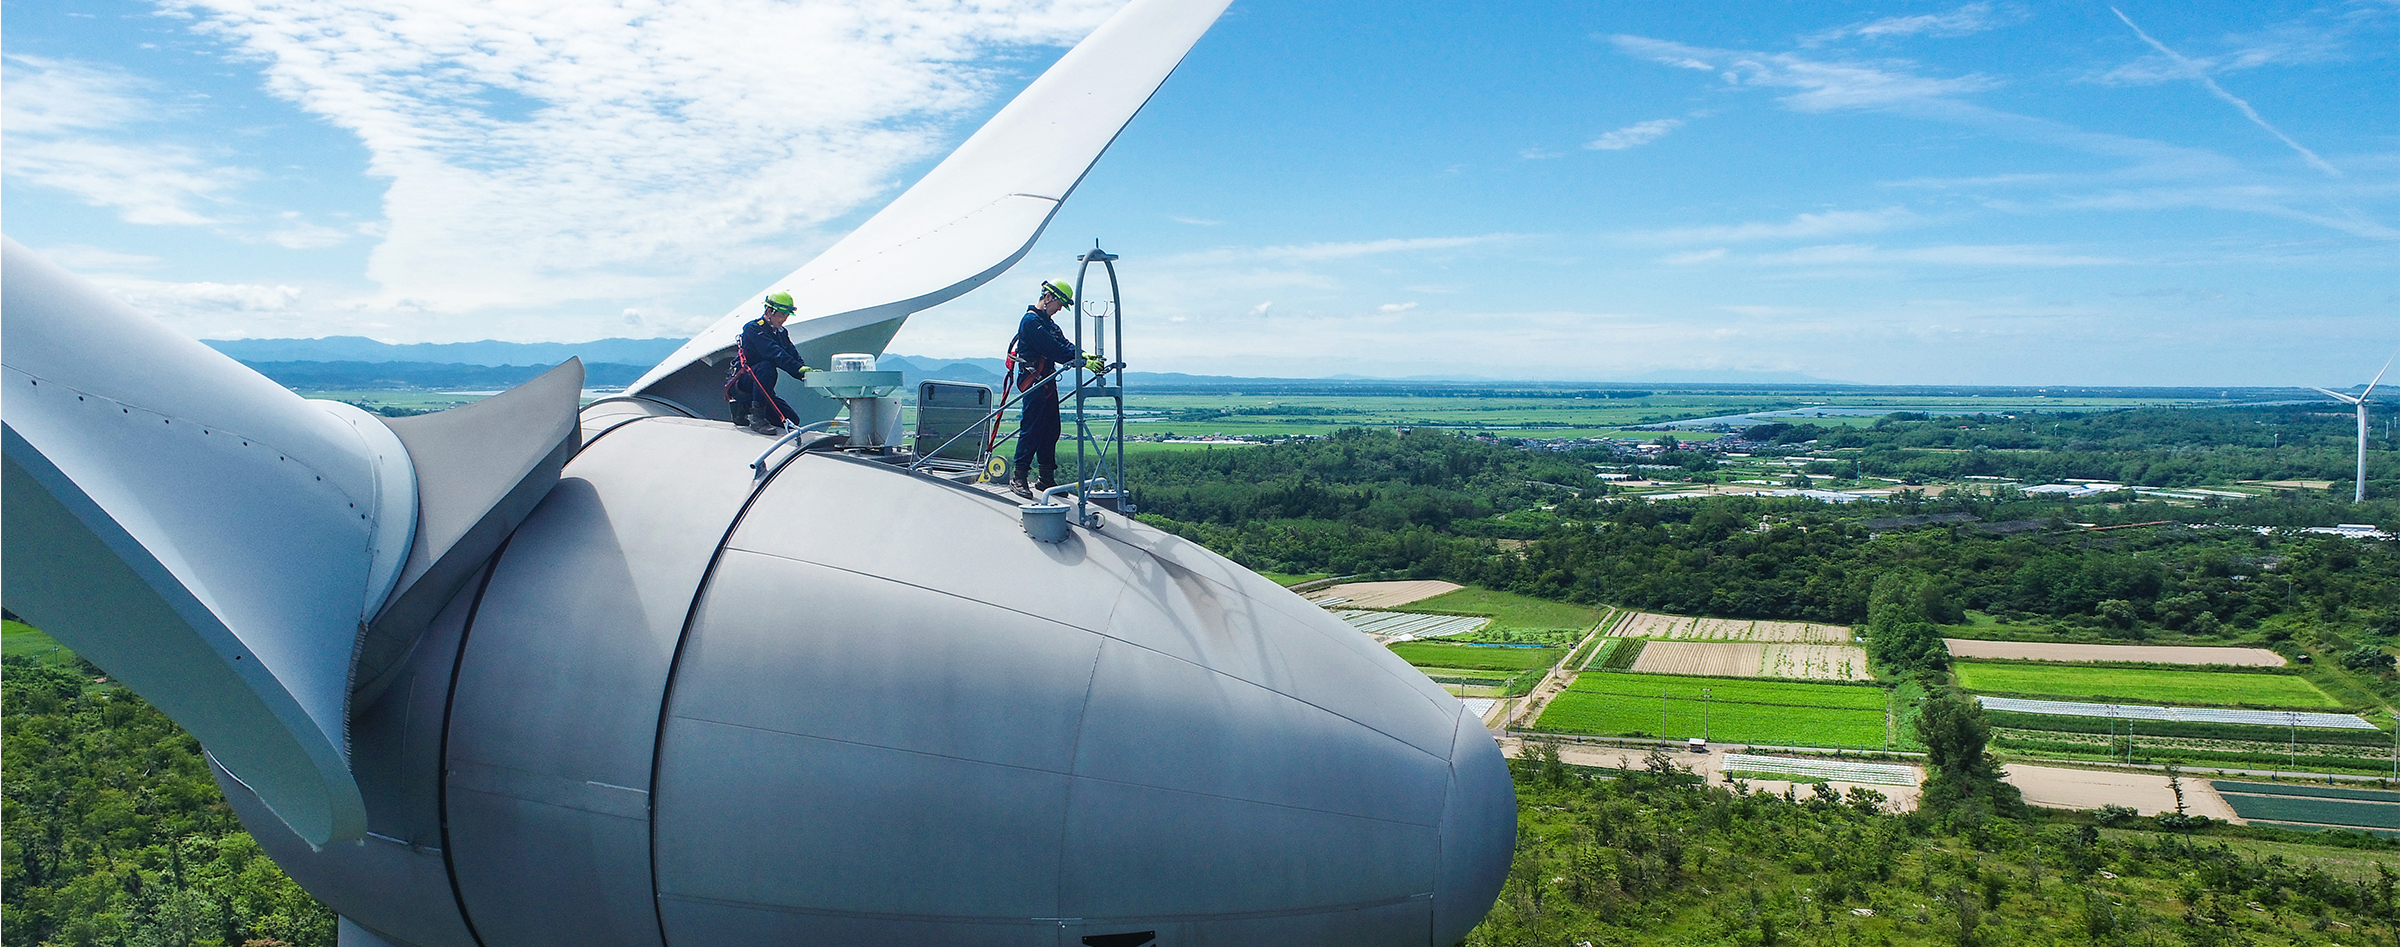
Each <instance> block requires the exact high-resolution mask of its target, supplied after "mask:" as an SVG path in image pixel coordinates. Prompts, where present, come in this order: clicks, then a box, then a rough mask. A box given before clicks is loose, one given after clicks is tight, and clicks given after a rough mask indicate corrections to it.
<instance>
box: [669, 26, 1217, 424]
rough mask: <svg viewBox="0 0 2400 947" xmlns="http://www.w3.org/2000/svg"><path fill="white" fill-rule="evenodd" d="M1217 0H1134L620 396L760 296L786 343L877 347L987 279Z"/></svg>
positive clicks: (1178, 56)
mask: <svg viewBox="0 0 2400 947" xmlns="http://www.w3.org/2000/svg"><path fill="white" fill-rule="evenodd" d="M1230 2H1231V0H1133V2H1132V3H1130V4H1128V5H1126V7H1125V8H1124V9H1123V10H1119V11H1118V12H1117V14H1116V15H1115V16H1113V17H1110V18H1109V20H1108V22H1106V23H1103V24H1101V25H1100V28H1099V29H1097V30H1094V31H1093V32H1092V35H1090V36H1088V37H1085V38H1084V40H1083V42H1082V43H1079V44H1077V45H1076V47H1075V48H1074V49H1072V50H1069V51H1068V52H1067V54H1066V55H1065V56H1064V57H1061V58H1060V59H1059V61H1058V63H1057V64H1056V65H1053V66H1051V67H1050V69H1049V71H1048V72H1045V73H1043V74H1042V76H1041V77H1040V78H1038V79H1035V80H1034V82H1033V84H1032V85H1030V86H1028V87H1026V89H1025V91H1024V92H1023V93H1021V94H1019V95H1018V96H1017V97H1016V99H1015V100H1014V101H1012V102H1010V103H1009V104H1008V106H1007V107H1006V108H1003V109H1001V110H1000V113H999V114H997V115H994V116H992V120H991V121H990V122H988V123H986V124H985V125H984V126H983V128H982V129H981V130H979V131H977V132H976V133H975V134H974V135H973V136H972V137H970V138H968V139H967V140H966V142H965V143H964V144H961V145H959V146H958V150H957V151H954V152H952V153H951V154H950V157H949V158H947V159H945V160H943V161H942V163H941V165H940V166H938V167H936V168H934V169H933V171H932V172H930V173H928V174H926V175H925V177H924V179H923V180H920V181H918V182H917V183H916V185H915V186H914V187H911V188H909V189H908V192H907V193H904V194H902V195H900V197H899V198H898V199H897V200H894V201H892V203H891V204H890V206H887V207H885V208H884V209H883V210H882V212H880V213H878V214H876V215H875V216H874V218H873V219H870V220H868V221H867V222H866V223H865V224H862V225H860V226H859V228H858V229H857V230H854V231H852V232H851V233H850V235H849V236H847V237H844V238H843V239H842V240H841V242H839V243H836V244H834V245H833V247H832V248H830V249H828V250H826V251H825V252H824V253H822V254H820V255H818V256H817V258H816V259H814V260H811V261H809V262H808V264H807V265H805V266H802V267H801V268H800V269H799V270H797V271H795V272H793V273H792V274H791V275H789V276H786V277H784V278H783V279H780V280H777V281H776V282H775V284H774V285H772V286H770V287H768V288H766V289H762V290H760V291H759V292H758V294H757V295H754V296H751V297H750V298H749V299H747V300H744V301H743V302H742V303H741V304H740V305H737V306H735V307H733V311H731V312H729V313H727V314H726V315H725V317H724V318H722V319H719V320H718V321H717V323H716V324H715V325H712V326H710V327H709V328H708V329H707V330H705V331H703V332H701V333H700V334H699V335H697V336H694V337H693V338H692V341H690V342H689V343H686V344H685V345H684V346H683V348H681V349H678V350H676V352H675V354H673V355H671V356H668V357H667V359H666V361H663V362H660V363H659V364H658V366H657V367H655V368H652V369H651V370H650V371H649V373H648V374H645V375H643V376H642V377H641V380H639V381H636V382H634V384H633V385H632V386H631V387H629V388H627V389H626V391H627V393H629V394H639V393H642V392H644V391H646V390H648V389H651V388H652V387H653V386H655V385H657V384H658V383H659V382H660V381H662V380H664V379H666V378H667V377H668V376H670V375H673V374H674V373H676V372H677V371H680V370H682V369H684V368H686V367H689V366H690V365H692V364H693V363H694V362H696V361H699V360H701V359H704V358H707V357H709V356H711V355H714V354H715V353H717V352H720V351H723V350H725V349H728V348H731V347H732V346H733V345H734V344H735V343H736V342H737V341H739V339H740V336H741V325H742V323H744V322H746V321H748V320H750V319H753V318H756V317H757V315H758V311H759V307H760V303H761V301H762V300H763V299H764V298H765V297H766V294H767V293H769V292H773V291H776V290H782V291H786V292H789V293H791V294H792V298H793V301H794V302H795V303H796V304H797V305H798V307H799V311H798V312H797V313H796V314H795V315H794V316H793V317H792V323H791V326H790V328H791V331H792V337H793V338H794V339H796V340H809V339H820V338H824V337H826V336H831V335H834V334H836V333H842V332H848V331H851V330H856V329H862V328H865V327H869V326H875V325H877V324H879V323H890V327H889V329H888V330H887V331H885V332H883V333H882V335H881V337H880V338H876V339H862V340H860V341H859V342H857V343H853V344H859V345H868V344H870V343H871V345H872V346H873V347H874V348H880V347H881V345H882V344H883V342H884V341H888V340H889V338H890V332H891V331H897V329H898V323H899V320H902V319H905V318H907V317H908V315H909V314H910V313H914V312H917V311H920V310H923V309H927V308H930V307H932V306H935V305H938V304H940V303H943V302H946V301H948V300H950V299H954V298H956V297H958V296H960V295H962V294H964V293H966V292H967V291H969V290H972V289H974V288H975V287H977V286H981V285H983V284H984V283H985V282H986V281H988V280H990V279H991V278H993V277H995V276H998V275H999V274H1000V273H1001V272H1003V271H1005V270H1007V269H1008V268H1009V267H1010V266H1012V265H1014V264H1015V263H1016V262H1017V260H1018V259H1019V258H1021V257H1023V256H1024V255H1025V251H1026V250H1028V249H1030V248H1031V247H1032V246H1033V241H1034V240H1035V239H1036V238H1038V237H1040V236H1041V233H1042V228H1043V227H1045V226H1047V225H1048V224H1049V222H1050V217H1051V215H1053V214H1055V213H1057V211H1058V207H1059V205H1060V204H1061V203H1062V202H1064V201H1065V200H1066V199H1067V195H1068V194H1070V193H1072V192H1073V191H1074V190H1075V185H1076V184H1077V183H1078V182H1080V181H1082V180H1083V176H1084V174H1085V172H1087V171H1089V170H1091V167H1092V164H1093V163H1094V162H1096V161H1098V160H1099V159H1100V154H1101V152H1103V151H1105V150H1106V149H1107V148H1108V145H1109V142H1111V141H1114V140H1115V139H1116V136H1117V133H1118V132H1119V131H1121V130H1123V129H1124V127H1125V124H1126V123H1127V122H1129V121H1132V119H1133V116H1134V113H1135V112H1138V111H1140V110H1141V107H1142V104H1143V103H1145V102H1148V101H1149V100H1150V96H1151V94H1152V93H1154V92H1156V91H1157V90H1158V87H1159V85H1160V84H1161V83H1163V82H1165V81H1166V79H1167V75H1168V74H1169V73H1172V72H1173V71H1174V70H1175V67H1176V65H1177V64H1179V63H1181V62H1182V61H1183V57H1184V54H1185V53H1187V52H1189V51H1190V50H1191V48H1192V44H1194V43H1196V42H1199V40H1200V37H1201V35H1202V34H1204V33H1206V32H1208V28H1209V26H1210V25H1211V24H1213V23H1215V22H1216V20H1217V16H1218V15H1219V14H1221V13H1223V12H1224V11H1225V7H1226V6H1227V5H1228V4H1229V3H1230ZM802 344H803V346H804V347H805V346H806V342H805V341H803V343H802ZM849 350H850V349H845V351H849ZM856 350H857V351H867V350H868V349H867V348H859V349H856Z"/></svg>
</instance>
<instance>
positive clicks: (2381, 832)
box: [2246, 819, 2400, 838]
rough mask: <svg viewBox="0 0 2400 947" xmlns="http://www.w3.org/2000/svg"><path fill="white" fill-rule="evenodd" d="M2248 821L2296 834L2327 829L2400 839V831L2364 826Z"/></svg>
mask: <svg viewBox="0 0 2400 947" xmlns="http://www.w3.org/2000/svg"><path fill="white" fill-rule="evenodd" d="M2246 821H2248V822H2249V823H2250V824H2251V825H2271V826H2274V827H2276V828H2279V829H2291V830H2292V831H2294V832H2323V831H2325V830H2327V829H2349V830H2352V831H2356V832H2365V833H2366V834H2368V835H2374V836H2379V837H2382V838H2400V830H2393V829H2374V828H2368V827H2366V826H2363V825H2316V824H2312V823H2308V822H2270V821H2268V820H2266V819H2247V820H2246Z"/></svg>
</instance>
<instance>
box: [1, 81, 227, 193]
mask: <svg viewBox="0 0 2400 947" xmlns="http://www.w3.org/2000/svg"><path fill="white" fill-rule="evenodd" d="M5 70H6V72H5V79H6V82H7V85H8V94H7V96H6V97H5V98H4V99H0V129H5V133H6V142H5V148H4V151H5V153H4V154H0V168H5V173H6V174H7V176H8V177H10V178H13V179H15V180H16V181H17V182H19V183H20V184H31V185H36V186H40V187H49V188H57V189H59V190H62V191H65V192H67V193H68V194H71V195H74V197H75V199H77V200H80V201H82V202H84V203H86V204H90V205H92V206H94V207H106V208H110V209H113V210H115V211H116V212H117V216H119V217H121V218H123V219H124V220H125V221H127V222H129V223H136V224H187V225H188V224H209V223H214V222H216V220H217V217H216V216H215V215H216V213H217V212H216V211H215V210H213V209H212V207H213V205H216V204H218V203H220V202H222V201H224V200H225V199H227V197H228V196H229V195H230V194H231V192H232V191H234V190H235V189H236V188H238V187H239V186H240V185H241V184H242V183H243V182H245V181H247V180H249V179H250V178H251V177H253V174H252V172H250V171H248V170H246V169H241V168H231V167H224V166H220V165H217V164H215V163H212V162H211V161H209V160H208V159H207V158H205V157H204V156H202V155H201V154H199V153H198V152H196V151H194V150H193V149H190V148H185V147H181V146H178V145H173V144H166V143H160V142H155V141H150V140H147V139H146V138H145V137H144V136H143V135H142V134H141V131H142V128H143V126H146V125H149V124H151V123H153V122H155V121H156V120H157V119H158V118H160V117H161V116H160V114H159V111H160V110H159V109H158V108H157V107H156V106H154V105H152V104H151V103H150V101H149V100H148V99H146V98H144V94H145V93H146V92H148V91H149V89H148V87H147V86H146V85H145V83H143V82H142V81H141V80H139V79H137V78H135V77H133V76H130V75H127V74H125V73H123V72H119V71H114V70H108V69H102V68H98V67H94V66H89V65H85V64H81V63H75V62H68V61H65V60H58V59H45V58H42V57H37V56H21V55H14V54H11V55H9V56H8V57H6V66H5ZM120 137H121V138H123V139H126V140H112V139H117V138H120Z"/></svg>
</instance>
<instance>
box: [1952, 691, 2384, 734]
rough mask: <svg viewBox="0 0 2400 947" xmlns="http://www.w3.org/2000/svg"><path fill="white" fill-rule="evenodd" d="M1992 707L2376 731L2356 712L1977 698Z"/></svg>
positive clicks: (2070, 714)
mask: <svg viewBox="0 0 2400 947" xmlns="http://www.w3.org/2000/svg"><path fill="white" fill-rule="evenodd" d="M1975 699H1976V700H1979V701H1982V702H1983V706H1985V707H1987V708H1989V709H1992V710H2007V711H2013V712H2016V713H2023V714H2050V715H2052V716H2058V717H2115V718H2118V719H2122V720H2172V721H2179V722H2184V723H2241V724H2250V725H2252V726H2261V727H2315V728H2318V729H2324V730H2373V729H2375V725H2374V724H2371V723H2368V722H2366V721H2365V720H2362V719H2359V717H2358V716H2357V715H2355V714H2312V713H2307V712H2304V711H2297V710H2232V709H2228V708H2224V707H2144V706H2140V705H2136V704H2086V703H2080V702H2077V701H2071V700H2025V699H2023V698H2018V697H1977V698H1975Z"/></svg>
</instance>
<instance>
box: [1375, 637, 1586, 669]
mask: <svg viewBox="0 0 2400 947" xmlns="http://www.w3.org/2000/svg"><path fill="white" fill-rule="evenodd" d="M1565 651H1566V649H1565V648H1511V647H1504V646H1477V645H1463V644H1439V643H1435V642H1430V641H1403V642H1400V643H1399V644H1395V645H1392V653H1393V654H1397V655H1399V656H1400V659H1401V660H1403V661H1406V662H1408V663H1410V664H1414V665H1416V666H1418V667H1421V668H1424V667H1433V668H1477V669H1481V670H1487V671H1530V670H1533V669H1535V668H1546V667H1549V666H1551V665H1553V664H1556V663H1558V659H1559V656H1560V655H1561V654H1563V653H1565Z"/></svg>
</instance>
